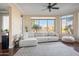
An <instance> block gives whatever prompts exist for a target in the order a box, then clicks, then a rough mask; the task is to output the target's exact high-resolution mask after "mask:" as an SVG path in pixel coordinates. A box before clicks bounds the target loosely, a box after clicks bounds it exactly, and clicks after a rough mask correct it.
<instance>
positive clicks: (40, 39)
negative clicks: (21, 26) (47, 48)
mask: <svg viewBox="0 0 79 59" xmlns="http://www.w3.org/2000/svg"><path fill="white" fill-rule="evenodd" d="M36 38H37V40H38V42H49V41H58V40H59V37H57V36H53V37H52V36H47V37H36Z"/></svg>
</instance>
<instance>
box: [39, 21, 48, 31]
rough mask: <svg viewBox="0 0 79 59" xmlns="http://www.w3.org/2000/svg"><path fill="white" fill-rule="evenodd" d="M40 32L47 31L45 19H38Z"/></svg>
mask: <svg viewBox="0 0 79 59" xmlns="http://www.w3.org/2000/svg"><path fill="white" fill-rule="evenodd" d="M39 23H40V24H39V25H40V27H41V29H40V32H46V31H47V20H40V22H39Z"/></svg>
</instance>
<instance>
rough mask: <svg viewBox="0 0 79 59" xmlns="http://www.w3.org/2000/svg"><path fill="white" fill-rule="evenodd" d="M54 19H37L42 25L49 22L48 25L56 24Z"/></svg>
mask: <svg viewBox="0 0 79 59" xmlns="http://www.w3.org/2000/svg"><path fill="white" fill-rule="evenodd" d="M54 21H55V20H42V19H41V20H37V23H38V24H39V23H40V26H46V25H47V23H48V25H54Z"/></svg>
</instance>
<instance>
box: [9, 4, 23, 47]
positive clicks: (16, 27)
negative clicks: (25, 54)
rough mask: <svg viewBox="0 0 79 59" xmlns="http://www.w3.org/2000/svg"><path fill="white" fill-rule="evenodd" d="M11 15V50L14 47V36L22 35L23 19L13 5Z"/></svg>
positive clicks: (10, 10)
mask: <svg viewBox="0 0 79 59" xmlns="http://www.w3.org/2000/svg"><path fill="white" fill-rule="evenodd" d="M9 15H10V26H9V27H10V28H9V29H10V31H9V32H10V33H9V35H10V37H9V48H13V47H14V36H15V35H16V34H18V35H19V34H21V33H22V19H21V13H20V11H19V10H18V9H17V8H16V6H15V5H11V8H10V9H9Z"/></svg>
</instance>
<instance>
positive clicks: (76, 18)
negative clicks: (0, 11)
mask: <svg viewBox="0 0 79 59" xmlns="http://www.w3.org/2000/svg"><path fill="white" fill-rule="evenodd" d="M3 5H4V6H6V5H7V8H8V14H9V25H8V26H9V46H8V49H13V48H14V47H15V49H17V48H18V50H17V51H16V53H14V54H12V55H14V56H22V55H23V56H54V55H55V56H57V55H58V56H60V55H61V56H62V55H64V56H71V55H72V56H74V55H76V56H78V55H79V53H78V52H79V51H76V50H78V49H76V48H78V46H79V37H78V36H79V3H14V4H5V3H4V4H1V7H3ZM63 42H64V43H63ZM71 46H72V47H71ZM70 47H71V48H70ZM62 48H63V49H62ZM15 49H14V50H15ZM52 49H53V50H54V51H53V50H52ZM2 50H3V49H2ZM68 50H69V51H68ZM46 51H48V52H46ZM8 52H9V51H8ZM8 52H7V53H8ZM12 52H13V51H12ZM12 52H11V53H12ZM60 52H61V53H60ZM63 52H66V53H63ZM1 53H2V55H3V54H5V53H6V52H4V53H3V52H2V51H1ZM59 53H60V54H59Z"/></svg>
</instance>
